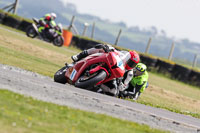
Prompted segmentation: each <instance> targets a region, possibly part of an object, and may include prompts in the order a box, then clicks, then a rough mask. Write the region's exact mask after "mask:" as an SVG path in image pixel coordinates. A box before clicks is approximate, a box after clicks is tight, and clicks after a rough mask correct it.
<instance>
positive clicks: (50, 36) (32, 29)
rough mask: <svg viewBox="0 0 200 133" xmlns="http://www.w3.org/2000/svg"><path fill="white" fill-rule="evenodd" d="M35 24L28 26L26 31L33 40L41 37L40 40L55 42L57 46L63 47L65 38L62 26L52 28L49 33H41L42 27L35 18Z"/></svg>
mask: <svg viewBox="0 0 200 133" xmlns="http://www.w3.org/2000/svg"><path fill="white" fill-rule="evenodd" d="M33 21H34V23H32V25H30V26H28V28H27V30H26V35H27V36H28V37H31V38H35V37H39V38H40V39H42V40H44V41H47V42H53V44H54V45H55V46H58V47H61V46H62V45H63V43H64V38H63V37H62V25H61V24H58V25H57V26H56V28H50V29H48V31H43V32H42V33H40V32H39V31H38V28H39V27H41V25H40V23H39V20H38V19H36V18H33Z"/></svg>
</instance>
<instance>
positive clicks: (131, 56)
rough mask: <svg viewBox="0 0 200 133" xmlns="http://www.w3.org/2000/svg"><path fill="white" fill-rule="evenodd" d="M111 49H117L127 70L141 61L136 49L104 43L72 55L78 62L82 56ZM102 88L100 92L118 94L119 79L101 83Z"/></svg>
mask: <svg viewBox="0 0 200 133" xmlns="http://www.w3.org/2000/svg"><path fill="white" fill-rule="evenodd" d="M109 51H115V52H116V53H118V55H119V58H120V59H121V60H122V62H123V66H124V69H125V70H126V71H128V70H131V69H133V68H134V67H135V66H136V64H137V63H139V61H140V58H139V55H138V53H137V52H136V51H119V50H116V49H115V48H114V47H112V46H110V45H104V44H97V45H96V46H95V47H93V48H90V49H87V50H84V51H82V52H81V53H79V54H77V55H73V56H71V58H72V60H73V61H74V62H77V61H79V60H81V59H82V58H85V57H87V56H88V55H91V54H94V53H104V52H109ZM100 88H101V89H100V90H99V91H98V92H100V91H103V93H106V94H109V95H113V96H118V94H119V90H118V86H117V79H113V80H111V81H109V82H107V83H104V84H102V85H100Z"/></svg>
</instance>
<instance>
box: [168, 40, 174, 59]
mask: <svg viewBox="0 0 200 133" xmlns="http://www.w3.org/2000/svg"><path fill="white" fill-rule="evenodd" d="M173 52H174V42H173V43H172V46H171V50H170V53H169V57H168V59H169V60H171V59H172V55H173Z"/></svg>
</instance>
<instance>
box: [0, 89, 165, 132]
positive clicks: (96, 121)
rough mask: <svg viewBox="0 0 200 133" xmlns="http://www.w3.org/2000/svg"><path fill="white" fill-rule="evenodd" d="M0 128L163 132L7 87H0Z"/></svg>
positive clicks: (41, 130) (7, 129)
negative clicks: (10, 89) (33, 97)
mask: <svg viewBox="0 0 200 133" xmlns="http://www.w3.org/2000/svg"><path fill="white" fill-rule="evenodd" d="M0 129H1V132H3V133H11V132H12V133H23V132H24V133H50V132H51V133H121V132H123V133H130V132H134V133H147V132H148V133H164V131H161V130H157V129H152V128H150V127H148V126H146V125H139V124H137V123H133V122H129V121H124V120H120V119H117V118H112V117H109V116H106V115H103V114H95V113H89V112H86V111H81V110H76V109H72V108H68V107H66V106H59V105H55V104H52V103H47V102H42V101H38V100H34V99H32V98H30V97H25V96H22V95H19V94H16V93H13V92H10V91H7V90H0Z"/></svg>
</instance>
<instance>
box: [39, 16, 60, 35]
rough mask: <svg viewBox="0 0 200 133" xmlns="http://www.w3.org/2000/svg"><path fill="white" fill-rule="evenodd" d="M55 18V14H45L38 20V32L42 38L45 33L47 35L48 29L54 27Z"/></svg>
mask: <svg viewBox="0 0 200 133" xmlns="http://www.w3.org/2000/svg"><path fill="white" fill-rule="evenodd" d="M56 16H57V15H56V14H55V13H47V14H45V15H44V17H42V18H40V20H39V23H40V25H41V26H40V27H39V29H38V31H39V33H41V35H42V36H44V34H45V33H48V32H49V29H51V28H55V27H56V22H55V21H54V20H55V19H56ZM43 33H44V34H43Z"/></svg>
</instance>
